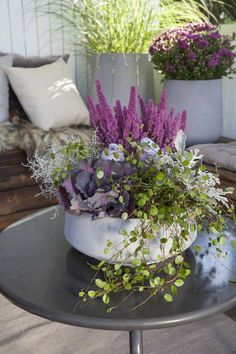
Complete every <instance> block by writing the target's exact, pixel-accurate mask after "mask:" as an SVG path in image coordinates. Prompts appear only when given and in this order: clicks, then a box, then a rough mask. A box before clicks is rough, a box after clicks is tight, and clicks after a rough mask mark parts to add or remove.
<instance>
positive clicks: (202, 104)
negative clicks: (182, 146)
mask: <svg viewBox="0 0 236 354" xmlns="http://www.w3.org/2000/svg"><path fill="white" fill-rule="evenodd" d="M164 89H166V90H167V106H168V108H169V109H171V108H172V107H173V108H174V109H175V111H176V112H180V111H182V110H184V109H185V110H186V111H187V128H186V135H187V145H188V146H190V145H194V144H199V143H214V142H216V141H217V140H218V139H219V137H220V136H221V134H222V120H223V118H222V115H223V113H222V101H223V98H222V80H193V81H187V80H166V81H165V82H164Z"/></svg>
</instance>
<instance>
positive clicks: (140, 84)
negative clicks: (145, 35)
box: [89, 53, 154, 106]
mask: <svg viewBox="0 0 236 354" xmlns="http://www.w3.org/2000/svg"><path fill="white" fill-rule="evenodd" d="M90 60H91V71H90V80H89V83H90V85H89V95H90V96H92V98H93V99H96V91H95V80H100V81H101V83H102V86H103V89H104V93H105V95H106V97H107V100H108V102H109V104H111V105H112V106H113V105H114V103H115V101H116V100H117V99H120V100H121V102H122V104H123V105H126V104H127V103H128V100H129V91H130V87H131V86H132V85H135V86H136V87H137V90H138V93H139V94H141V95H142V96H143V98H144V99H146V100H149V99H150V98H153V97H154V77H153V66H152V63H151V62H150V60H149V57H148V54H122V53H117V54H116V53H114V54H113V53H107V54H97V55H95V54H94V55H92V56H91V58H90Z"/></svg>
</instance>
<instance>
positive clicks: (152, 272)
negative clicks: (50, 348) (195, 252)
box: [29, 82, 232, 304]
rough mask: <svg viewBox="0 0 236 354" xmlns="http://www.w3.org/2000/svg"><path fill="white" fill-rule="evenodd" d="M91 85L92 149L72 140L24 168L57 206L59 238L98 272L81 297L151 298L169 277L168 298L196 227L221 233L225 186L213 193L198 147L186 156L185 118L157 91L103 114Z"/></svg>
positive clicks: (184, 271)
mask: <svg viewBox="0 0 236 354" xmlns="http://www.w3.org/2000/svg"><path fill="white" fill-rule="evenodd" d="M96 88H97V96H98V103H97V104H95V103H94V102H93V101H92V99H91V98H88V107H89V110H90V116H91V125H92V126H93V128H94V137H93V139H92V141H91V143H90V144H85V143H84V142H83V141H82V140H80V141H77V140H73V139H72V140H71V141H70V143H69V144H68V145H67V146H65V147H62V148H61V149H59V150H55V149H54V148H53V147H52V148H51V149H50V151H49V152H48V153H47V154H46V155H44V156H39V155H36V156H35V157H34V159H33V160H31V161H30V162H29V165H30V167H31V169H32V170H33V175H34V176H35V177H36V178H37V179H38V180H40V181H41V189H42V193H44V194H45V195H47V196H51V195H54V196H55V195H56V196H57V198H58V200H59V204H60V206H61V207H62V208H63V209H64V210H65V229H64V233H65V237H66V239H67V241H68V242H69V243H70V244H71V245H72V246H73V247H74V248H76V249H77V250H79V251H80V252H82V253H84V254H86V255H88V256H90V257H93V258H95V259H97V260H99V263H98V264H97V265H96V266H93V267H94V268H95V269H96V270H97V273H96V274H98V273H99V272H101V273H102V274H100V275H99V276H97V277H96V276H95V277H94V282H95V283H94V286H95V288H94V287H93V288H92V290H91V289H88V290H87V291H81V292H80V296H81V297H82V298H83V300H84V301H86V299H87V298H93V297H102V299H103V301H104V303H105V304H108V303H109V298H110V294H112V293H114V292H117V291H120V290H122V289H125V290H127V291H129V290H132V291H134V289H135V291H136V290H137V291H144V290H145V291H146V290H147V291H150V292H151V293H152V294H153V295H155V294H157V293H159V291H162V289H163V288H164V287H165V285H166V284H170V279H173V284H172V292H173V293H175V291H176V286H182V285H183V283H184V280H185V278H186V277H187V276H188V275H189V274H190V273H191V270H190V269H189V265H188V264H187V262H185V261H184V256H183V253H184V251H185V250H186V249H187V248H188V247H189V246H190V245H192V243H193V242H194V241H195V240H196V237H197V232H198V230H202V229H203V228H204V227H205V228H207V229H208V230H209V231H210V232H212V230H214V231H215V232H216V233H220V234H221V235H223V234H224V230H225V228H226V221H225V218H224V217H223V214H224V213H226V214H230V213H232V208H231V206H230V202H229V199H228V194H230V192H231V190H225V191H224V190H222V189H220V188H218V187H217V184H218V183H219V180H218V178H217V176H216V175H214V174H212V173H209V172H207V171H206V170H205V168H204V166H203V165H202V161H201V159H202V156H200V155H199V154H198V151H191V150H185V138H186V137H185V134H184V129H185V125H186V112H185V111H182V112H180V113H176V114H175V112H174V110H173V109H172V110H171V111H170V112H168V111H167V108H166V92H165V91H164V92H163V93H162V96H161V99H160V102H159V104H158V105H157V106H155V105H154V103H153V101H152V100H150V101H149V103H145V102H144V100H143V99H142V98H141V97H140V96H138V97H137V93H136V89H135V87H132V88H131V90H130V100H129V104H128V106H127V107H122V106H121V103H120V101H119V100H118V101H117V102H116V105H115V107H114V109H111V107H110V106H109V105H108V103H107V101H106V98H105V96H104V94H103V91H102V87H101V84H100V82H96ZM137 101H138V102H139V105H140V112H141V113H138V110H137ZM196 247H197V246H196ZM123 266H125V267H123ZM166 295H168V296H166ZM164 297H165V299H166V301H172V295H171V294H165V295H164Z"/></svg>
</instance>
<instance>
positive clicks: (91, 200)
mask: <svg viewBox="0 0 236 354" xmlns="http://www.w3.org/2000/svg"><path fill="white" fill-rule="evenodd" d="M97 170H102V171H103V172H104V176H103V177H102V178H101V179H98V178H97V175H96V171H97ZM134 171H135V169H134V167H133V166H131V165H130V164H128V163H126V162H118V161H111V160H105V161H104V160H99V159H92V158H91V159H88V160H87V161H82V162H81V163H80V165H79V167H78V169H76V170H74V171H72V172H71V173H70V176H69V177H67V179H66V180H65V181H64V183H63V184H62V185H61V186H59V188H58V197H59V203H60V205H61V206H62V207H63V208H64V209H66V210H67V211H69V212H71V213H76V214H80V213H82V212H86V211H87V212H92V213H93V214H94V215H97V216H106V215H109V216H120V215H121V213H122V212H123V211H126V210H130V205H131V204H132V202H131V198H130V195H129V193H128V192H127V191H125V190H123V191H120V192H119V193H118V192H116V191H113V190H112V184H113V183H115V182H119V181H121V180H123V179H124V177H125V176H128V175H131V174H133V173H134ZM120 196H122V197H123V202H122V203H121V202H120V200H121V199H120V198H119V197H120ZM130 212H131V211H130Z"/></svg>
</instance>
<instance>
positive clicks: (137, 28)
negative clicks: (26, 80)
mask: <svg viewBox="0 0 236 354" xmlns="http://www.w3.org/2000/svg"><path fill="white" fill-rule="evenodd" d="M202 8H204V11H203V10H202ZM37 13H40V14H45V13H49V14H51V15H53V16H54V17H56V18H57V19H58V20H59V23H60V26H62V27H63V28H64V32H65V34H66V35H67V38H69V39H70V41H71V47H72V48H73V49H75V48H76V50H78V51H80V52H81V47H82V48H85V47H86V49H87V50H88V51H89V52H90V53H145V52H147V49H148V46H149V44H150V42H151V41H152V39H153V37H154V36H155V35H156V34H157V33H158V32H160V31H162V30H164V29H166V28H170V27H174V26H181V25H183V24H185V23H188V22H198V21H207V16H208V13H209V11H208V9H207V7H206V6H204V5H202V4H201V5H199V3H198V1H197V0H188V1H186V0H180V1H176V0H163V1H161V3H160V5H159V6H157V2H156V0H109V1H108V0H103V1H101V0H100V1H99V0H63V1H61V0H43V1H40V4H39V3H38V5H37Z"/></svg>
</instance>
